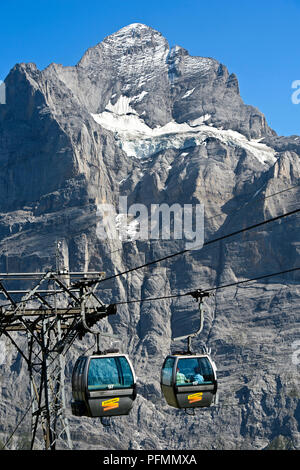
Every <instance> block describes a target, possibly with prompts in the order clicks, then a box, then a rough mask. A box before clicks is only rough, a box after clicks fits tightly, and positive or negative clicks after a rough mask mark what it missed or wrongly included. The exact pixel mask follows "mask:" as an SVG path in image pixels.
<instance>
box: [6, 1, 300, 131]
mask: <svg viewBox="0 0 300 470" xmlns="http://www.w3.org/2000/svg"><path fill="white" fill-rule="evenodd" d="M0 6H1V9H0V17H1V21H0V41H1V49H0V51H1V53H0V57H1V61H0V79H2V80H3V79H4V78H5V76H6V75H7V74H8V73H9V70H10V69H11V68H12V67H13V66H14V65H15V64H16V63H18V62H34V63H36V64H37V66H38V67H39V68H40V69H42V68H44V67H46V66H47V65H49V64H50V63H51V62H56V63H61V64H63V65H75V64H76V63H77V62H78V61H79V60H80V58H81V57H82V55H83V54H84V52H85V50H86V49H87V48H88V47H91V46H93V45H95V44H97V43H98V42H100V41H101V40H102V39H103V38H104V37H106V36H108V35H109V34H112V33H114V32H115V31H117V30H118V29H120V28H122V27H123V26H126V25H128V24H130V23H137V22H139V23H144V24H147V25H148V26H151V27H153V28H155V29H157V30H158V31H160V32H161V33H162V34H163V35H164V36H165V37H166V38H167V40H168V42H169V44H170V46H173V45H175V44H178V45H180V46H182V47H184V48H185V49H187V50H188V51H189V53H190V54H191V55H198V56H205V57H213V58H215V59H217V60H219V61H220V62H222V63H223V64H225V65H226V66H227V68H228V69H229V71H230V72H234V73H235V74H236V75H237V77H238V80H239V84H240V92H241V96H242V98H243V100H244V101H245V103H247V104H251V105H253V106H256V107H258V108H259V109H260V111H262V112H263V113H264V114H265V116H266V118H267V121H268V123H269V125H270V126H271V127H272V128H273V129H274V130H275V131H276V132H277V133H278V134H279V135H291V134H298V135H300V104H298V105H297V104H293V103H292V99H291V97H292V93H293V91H295V90H293V89H292V83H293V82H294V81H296V80H300V41H299V29H300V28H299V25H300V0H273V1H269V0H261V1H258V0H251V1H248V0H246V1H245V0H244V1H241V0H239V1H237V0H210V1H203V0H193V1H190V0H187V1H184V0H182V1H178V0H173V1H170V0H160V1H158V0H151V1H147V2H146V1H143V0H140V1H135V0H124V1H120V0H115V1H114V2H107V1H106V2H104V1H102V0H100V1H99V0H26V1H25V0H14V1H13V2H9V1H4V0H0ZM299 96H300V93H299Z"/></svg>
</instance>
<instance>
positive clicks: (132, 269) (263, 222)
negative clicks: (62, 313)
mask: <svg viewBox="0 0 300 470" xmlns="http://www.w3.org/2000/svg"><path fill="white" fill-rule="evenodd" d="M299 186H300V185H294V186H291V187H289V188H286V189H284V190H281V191H278V192H276V193H273V194H270V195H268V196H265V198H270V197H274V196H276V195H278V194H280V193H282V192H287V191H290V190H292V189H295V188H296V187H299ZM298 212H300V208H298V209H295V210H293V211H289V212H287V213H284V214H281V215H279V216H276V217H272V218H271V219H267V220H264V221H262V222H259V223H256V224H253V225H251V226H248V227H245V228H243V229H240V230H237V231H235V232H232V233H229V234H226V235H223V236H220V237H217V238H214V239H211V240H208V241H206V242H204V243H203V244H202V245H199V247H198V248H203V247H205V246H208V245H210V244H213V243H216V242H219V241H222V240H225V239H227V238H230V237H233V236H235V235H238V234H241V233H244V232H247V231H249V230H253V229H255V228H258V227H261V226H263V225H266V224H268V223H271V222H275V221H277V220H280V219H283V218H285V217H289V216H291V215H294V214H296V213H298ZM195 249H197V247H194V248H193V249H190V248H187V249H184V250H181V251H178V252H175V253H171V254H169V255H166V256H164V257H161V258H158V259H155V260H152V261H149V262H147V263H144V264H142V265H139V266H136V267H134V268H130V269H127V270H126V271H123V272H119V273H116V274H114V275H111V276H108V277H106V278H104V279H100V280H99V279H98V280H97V281H94V280H91V281H88V283H89V284H91V285H92V284H93V283H95V282H97V283H98V284H99V283H102V282H104V281H108V280H112V279H115V278H117V277H120V276H123V275H125V274H128V273H130V272H133V271H136V270H139V269H143V268H146V267H148V266H151V265H153V264H156V263H160V262H162V261H165V260H168V259H171V258H174V257H176V256H180V255H183V254H185V253H189V252H191V251H194V250H195ZM116 251H119V250H116ZM52 295H54V294H53V293H49V294H44V295H43V296H42V297H43V298H44V297H50V296H52ZM33 297H34V296H33ZM19 303H22V301H20V302H16V304H19ZM9 306H11V304H4V305H2V306H1V307H2V308H5V307H9Z"/></svg>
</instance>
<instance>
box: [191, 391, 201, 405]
mask: <svg viewBox="0 0 300 470" xmlns="http://www.w3.org/2000/svg"><path fill="white" fill-rule="evenodd" d="M202 397H203V392H200V393H193V394H192V395H188V401H189V403H196V402H197V401H201V400H202Z"/></svg>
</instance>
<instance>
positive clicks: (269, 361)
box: [0, 24, 300, 449]
mask: <svg viewBox="0 0 300 470" xmlns="http://www.w3.org/2000/svg"><path fill="white" fill-rule="evenodd" d="M6 88H7V105H5V106H0V162H1V169H0V182H1V185H0V188H1V189H0V190H1V209H0V237H1V244H0V254H1V257H0V270H1V272H4V271H6V270H8V271H10V272H26V271H27V272H30V271H44V270H47V269H51V268H53V267H55V260H56V257H55V255H56V242H57V240H63V244H62V252H61V254H60V255H61V259H62V262H63V264H64V265H65V267H68V268H69V269H71V270H80V269H82V270H87V269H89V270H98V271H102V270H104V271H106V273H107V275H110V274H113V273H117V272H122V271H124V270H127V269H129V268H133V267H135V266H138V265H140V264H143V263H145V262H147V261H151V260H154V259H156V258H159V257H161V256H164V255H168V254H170V253H174V252H176V251H179V250H181V249H183V248H185V241H184V240H174V239H166V240H162V239H158V240H155V239H154V240H151V239H148V240H147V239H146V240H145V239H142V240H139V239H138V236H137V231H136V227H135V225H134V221H133V223H132V221H131V225H130V224H129V225H128V227H127V231H126V234H125V237H123V239H120V238H117V239H114V240H112V239H106V240H103V239H101V238H100V237H99V230H100V228H101V219H100V217H99V207H100V206H101V204H102V203H111V204H114V206H115V207H116V209H118V202H119V201H118V199H119V196H126V197H127V198H128V199H127V202H128V206H130V205H131V204H144V205H145V206H146V207H147V209H148V210H150V208H151V205H152V204H162V203H166V204H168V205H169V206H172V205H173V204H180V205H181V206H183V205H184V204H194V205H196V204H199V203H202V204H204V207H205V219H204V229H205V233H204V235H205V240H206V241H207V240H210V239H213V238H217V237H219V236H222V235H224V234H228V233H231V232H233V231H235V230H240V229H241V228H243V227H247V226H249V225H252V224H255V223H258V222H261V221H262V220H265V219H268V218H270V217H276V216H277V215H280V214H282V213H284V212H287V211H289V210H293V209H295V208H297V201H298V200H299V197H298V196H299V189H298V188H297V185H298V184H299V177H300V163H299V155H300V148H299V137H297V136H291V137H278V136H276V134H275V132H274V131H272V130H271V129H270V128H269V127H268V125H267V123H266V120H265V118H264V116H263V114H262V113H260V112H259V111H258V110H256V109H255V108H253V107H251V106H247V105H245V104H244V103H243V101H242V99H241V97H240V95H239V88H238V82H237V78H236V77H235V75H234V74H230V73H229V72H228V71H227V69H226V67H225V66H224V65H222V64H220V63H219V62H217V61H216V60H214V59H210V58H202V57H191V56H190V55H189V54H188V52H187V51H186V50H184V49H182V48H181V47H178V46H176V47H173V48H170V47H169V44H168V42H167V41H166V39H165V38H164V37H163V36H162V35H161V34H160V33H159V32H157V31H155V30H153V29H152V28H149V27H147V26H145V25H141V24H133V25H129V26H127V27H125V28H123V29H121V30H120V31H118V32H117V33H115V34H112V35H111V36H109V37H108V38H106V39H104V41H102V42H101V43H100V44H98V45H96V46H95V47H93V48H91V49H89V50H88V51H87V52H86V54H85V55H84V56H83V58H82V59H81V60H80V61H79V63H78V64H77V65H76V66H75V67H63V66H61V65H56V64H51V65H50V66H49V67H47V68H46V69H45V70H43V71H39V70H38V69H37V68H36V66H35V65H34V64H18V65H16V66H15V67H14V69H13V70H12V71H11V72H10V74H9V76H8V77H7V79H6ZM294 186H295V187H294ZM291 187H294V188H293V189H289V188H291ZM288 189H289V190H288ZM274 194H276V195H274ZM271 196H272V197H271ZM149 213H150V212H149ZM297 266H299V220H298V219H297V217H293V218H292V217H291V218H286V219H282V221H278V222H276V223H273V224H272V225H271V224H270V225H268V226H267V225H266V226H263V227H260V228H259V229H258V230H255V231H251V232H250V231H249V232H247V233H246V232H245V233H244V234H242V235H240V236H236V237H232V238H230V239H228V240H226V241H225V240H224V241H222V242H221V243H216V244H211V245H210V247H204V248H203V249H202V250H192V251H190V252H189V253H188V254H186V255H185V256H183V257H182V256H181V257H175V258H173V259H171V260H169V261H166V262H164V263H160V264H157V265H153V266H151V267H149V268H147V269H144V270H138V271H133V272H132V273H130V274H128V275H126V276H121V277H118V278H116V279H115V280H113V281H109V282H107V283H106V284H105V283H104V284H103V285H102V286H103V287H102V289H101V298H102V299H103V301H104V302H106V303H112V302H116V301H122V300H127V299H139V298H147V297H153V296H156V295H157V293H160V295H164V294H165V295H169V294H173V293H177V292H187V291H190V290H191V289H194V288H200V287H201V288H209V287H213V286H215V285H222V284H228V283H232V282H236V281H237V280H242V279H248V278H251V277H256V276H260V275H264V274H269V273H273V272H279V271H281V270H285V269H289V268H293V267H297ZM299 294H300V291H299V275H297V273H290V274H287V275H284V276H278V277H276V278H270V279H267V280H265V281H261V283H260V284H249V285H241V287H238V288H237V287H236V288H235V289H233V290H232V289H229V290H224V291H222V290H220V291H217V292H216V295H215V296H214V297H211V298H210V299H209V300H208V301H207V308H206V316H205V325H204V330H203V333H202V335H201V337H200V338H198V339H195V340H194V343H193V345H194V347H195V349H197V347H200V346H201V344H203V343H204V342H206V343H207V344H208V346H209V347H211V348H212V350H213V352H214V354H215V360H216V362H217V365H218V368H219V374H220V404H219V406H218V407H215V408H212V409H209V410H202V411H201V412H200V413H197V414H196V416H195V417H190V416H187V415H185V414H183V412H178V411H175V410H172V409H170V408H169V407H168V406H167V405H166V403H165V401H164V400H163V398H162V396H161V393H160V389H159V379H160V377H159V373H160V367H161V364H162V361H163V358H164V356H165V355H166V354H168V353H169V351H170V347H171V346H172V347H173V344H172V342H171V337H174V336H175V337H176V336H180V335H182V334H184V333H185V332H187V331H188V332H190V331H191V330H192V331H194V330H195V329H196V328H197V324H198V316H197V307H196V306H195V304H194V302H193V301H192V299H189V298H185V297H184V298H178V299H174V300H172V301H171V300H170V299H165V300H162V301H160V302H152V303H149V302H143V303H141V304H138V303H134V304H129V305H123V306H120V308H119V314H118V316H117V317H116V318H113V319H112V320H110V322H109V323H108V325H107V327H108V328H110V329H111V331H113V332H114V334H115V335H116V336H117V337H118V338H119V339H120V338H121V339H122V343H121V348H122V349H123V350H124V352H128V353H129V355H130V356H131V357H132V358H133V362H134V365H135V367H136V370H137V374H138V377H139V382H138V385H139V396H138V398H137V401H136V403H135V406H134V410H133V412H132V414H131V415H130V416H129V417H126V418H122V419H118V420H115V421H114V422H113V423H112V427H111V428H108V429H104V430H103V432H101V436H99V432H98V431H95V429H97V428H98V426H99V423H97V421H93V420H89V419H87V418H83V419H78V418H75V417H71V416H70V421H71V431H72V435H73V437H74V441H75V446H76V447H78V448H115V449H117V448H122V449H127V448H129V447H130V448H141V449H142V448H146V449H152V448H158V449H164V448H165V449H177V448H181V449H187V448H195V449H197V448H207V449H220V448H233V449H237V448H249V449H250V448H251V449H253V448H265V447H267V446H268V445H269V443H270V442H272V445H274V443H276V442H277V441H278V439H279V437H280V436H284V437H285V438H286V439H288V442H289V445H291V446H294V447H295V446H296V447H297V446H299V426H300V424H299V392H298V390H299V376H298V369H297V367H299V366H297V364H295V363H294V362H292V355H293V353H294V352H295V348H294V346H293V345H295V341H297V340H298V339H299V334H300V332H299V323H298V317H299V307H298V304H299V302H298V300H299ZM85 341H87V343H84V344H82V343H80V342H77V343H76V345H75V346H74V348H72V351H71V352H70V358H69V359H70V360H69V362H68V364H67V370H66V375H67V379H68V381H67V383H68V387H67V390H68V398H69V401H70V399H71V396H70V374H71V367H72V363H74V360H75V358H76V357H77V355H78V354H79V353H80V352H82V351H83V350H85V349H87V347H88V346H90V343H91V341H92V339H89V338H86V339H85ZM105 341H106V340H104V342H105ZM0 346H1V351H0V374H1V387H2V388H1V403H2V405H1V429H0V431H1V432H2V433H3V434H5V433H7V432H8V430H9V429H11V427H12V426H13V424H14V423H15V422H16V420H17V418H18V417H20V416H21V414H22V413H21V412H22V407H21V403H22V400H24V399H27V400H28V394H29V391H28V389H27V388H26V387H25V388H24V383H27V382H26V381H27V380H28V378H27V376H26V374H27V371H26V367H25V364H23V363H22V360H21V358H20V357H19V356H17V357H16V354H15V352H14V350H13V348H12V347H11V346H10V345H9V342H8V341H7V340H4V339H3V337H1V338H0ZM178 346H180V345H178ZM182 346H183V345H182ZM7 377H9V379H8V380H9V381H13V382H14V384H15V388H14V389H11V388H9V387H7V386H5V385H4V379H5V383H6V382H7ZM14 403H17V404H19V405H20V406H19V407H18V409H17V410H16V409H15V407H14ZM86 436H88V439H87V437H86ZM280 439H281V438H280ZM280 439H279V441H280V442H281V440H280Z"/></svg>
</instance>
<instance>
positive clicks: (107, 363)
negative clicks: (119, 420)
mask: <svg viewBox="0 0 300 470" xmlns="http://www.w3.org/2000/svg"><path fill="white" fill-rule="evenodd" d="M72 396H73V401H72V403H71V407H72V414H73V415H75V416H88V417H92V418H97V417H100V418H102V417H110V416H121V415H128V414H129V412H130V410H131V408H132V406H133V402H134V400H135V398H136V377H135V373H134V370H133V367H132V364H131V362H130V360H129V358H128V357H127V355H126V354H119V353H118V352H110V351H107V352H106V353H101V354H97V353H95V354H93V355H91V356H88V355H86V356H80V357H79V358H78V359H77V361H76V364H75V366H74V369H73V375H72Z"/></svg>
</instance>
